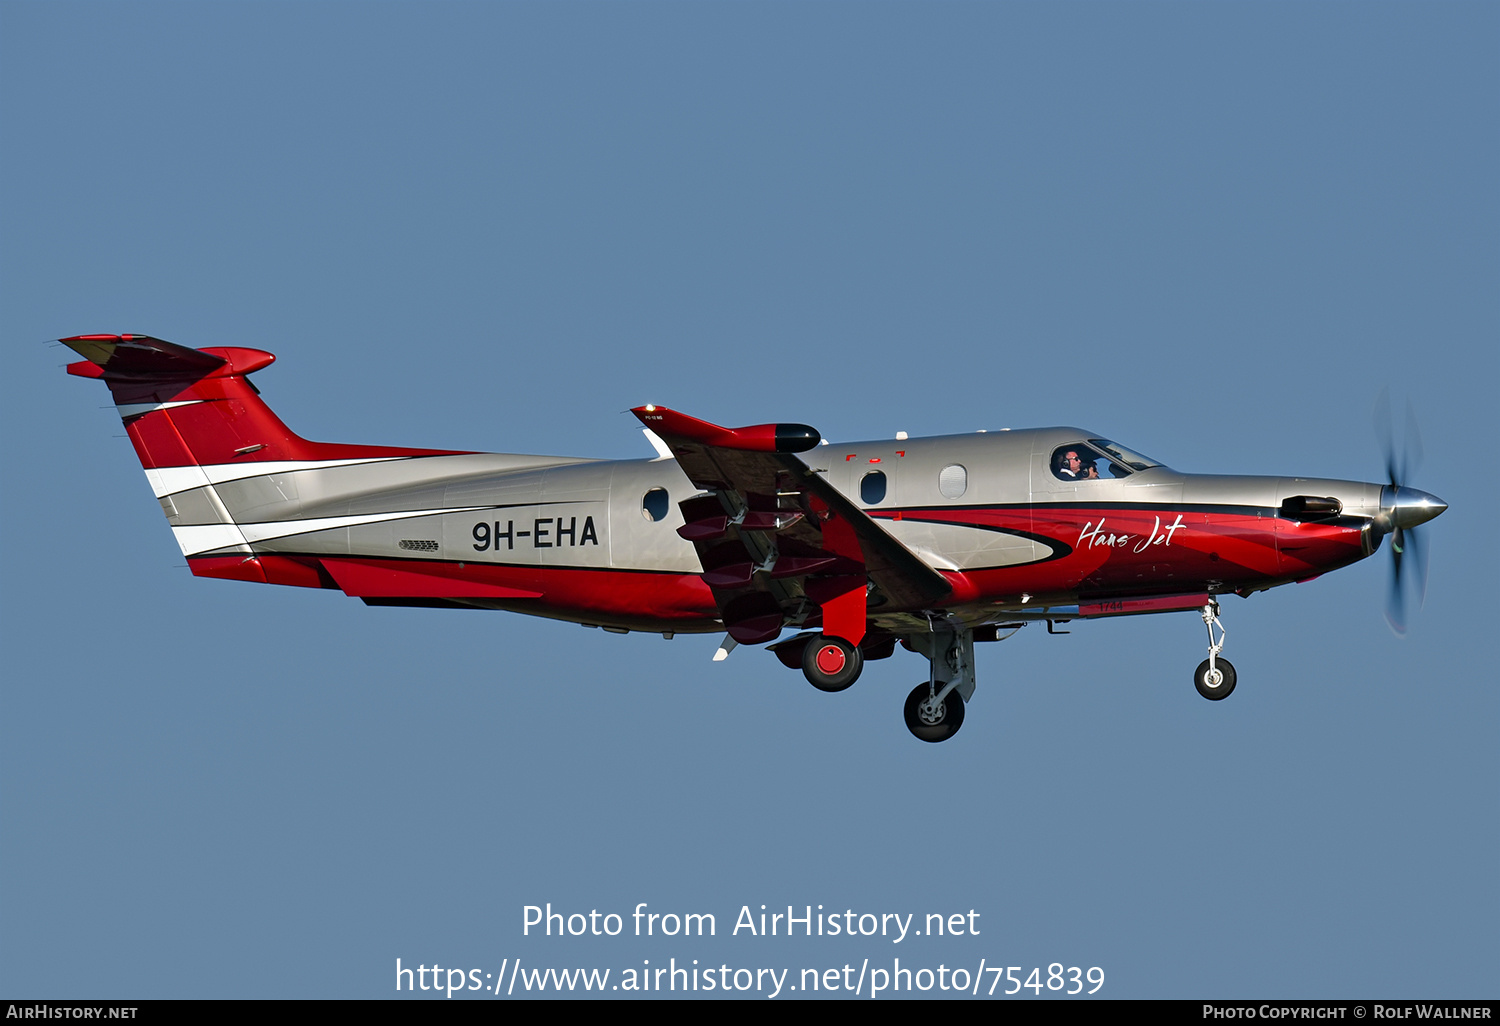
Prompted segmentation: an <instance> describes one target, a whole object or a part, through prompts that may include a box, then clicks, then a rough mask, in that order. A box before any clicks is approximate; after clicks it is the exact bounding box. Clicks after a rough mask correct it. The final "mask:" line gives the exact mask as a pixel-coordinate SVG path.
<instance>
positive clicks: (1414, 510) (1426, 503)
mask: <svg viewBox="0 0 1500 1026" xmlns="http://www.w3.org/2000/svg"><path fill="white" fill-rule="evenodd" d="M1384 492H1385V494H1384V495H1382V496H1381V500H1382V501H1381V505H1382V506H1385V507H1386V508H1387V509H1389V510H1390V517H1391V523H1392V524H1394V525H1395V526H1396V527H1400V528H1403V529H1410V528H1413V527H1416V526H1417V525H1418V524H1425V523H1427V521H1429V520H1431V519H1432V518H1433V517H1435V516H1437V515H1438V514H1439V513H1441V512H1442V511H1443V510H1445V509H1447V508H1448V504H1447V503H1446V502H1444V501H1443V500H1442V499H1439V498H1438V497H1437V496H1436V495H1433V494H1431V493H1429V492H1424V491H1421V490H1419V489H1416V488H1407V487H1405V486H1400V487H1396V488H1389V487H1388V488H1385V489H1384Z"/></svg>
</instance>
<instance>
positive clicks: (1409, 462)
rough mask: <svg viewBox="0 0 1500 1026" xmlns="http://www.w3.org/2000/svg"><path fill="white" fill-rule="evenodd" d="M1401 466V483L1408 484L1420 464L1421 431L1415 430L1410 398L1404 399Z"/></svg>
mask: <svg viewBox="0 0 1500 1026" xmlns="http://www.w3.org/2000/svg"><path fill="white" fill-rule="evenodd" d="M1402 463H1403V464H1404V465H1403V466H1402V468H1401V472H1402V473H1401V483H1402V484H1409V483H1410V482H1411V479H1412V478H1414V477H1416V476H1417V468H1418V467H1420V466H1421V465H1422V432H1420V431H1418V430H1417V414H1416V411H1415V410H1413V409H1412V408H1411V400H1410V399H1408V400H1407V401H1406V452H1405V453H1403V459H1402Z"/></svg>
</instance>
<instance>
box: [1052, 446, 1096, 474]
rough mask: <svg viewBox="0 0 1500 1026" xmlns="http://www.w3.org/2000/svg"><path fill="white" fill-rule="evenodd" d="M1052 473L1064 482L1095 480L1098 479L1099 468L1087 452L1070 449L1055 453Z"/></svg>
mask: <svg viewBox="0 0 1500 1026" xmlns="http://www.w3.org/2000/svg"><path fill="white" fill-rule="evenodd" d="M1052 472H1053V473H1054V474H1056V475H1057V476H1058V477H1060V478H1062V479H1063V480H1064V481H1082V480H1097V479H1098V477H1099V468H1098V467H1097V466H1096V465H1095V463H1094V461H1093V460H1092V459H1091V458H1089V456H1088V453H1087V451H1085V450H1079V449H1076V448H1071V447H1070V448H1066V449H1059V450H1058V451H1057V455H1056V456H1055V457H1054V458H1053V467H1052Z"/></svg>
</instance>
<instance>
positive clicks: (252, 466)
mask: <svg viewBox="0 0 1500 1026" xmlns="http://www.w3.org/2000/svg"><path fill="white" fill-rule="evenodd" d="M401 458H402V457H400V456H376V457H372V458H366V459H359V460H268V461H265V462H262V463H214V464H211V465H206V466H189V467H153V468H149V469H147V471H146V480H148V481H150V482H151V490H152V491H153V492H154V493H156V497H157V498H158V499H160V498H162V497H163V496H165V495H172V494H174V493H176V492H182V491H186V490H187V489H189V488H202V487H203V486H204V485H208V484H219V483H220V482H222V481H238V480H240V479H242V478H246V477H261V476H263V475H266V474H291V473H295V472H297V471H299V470H323V469H325V468H328V467H352V466H357V465H359V464H361V463H386V462H389V461H390V460H396V459H401Z"/></svg>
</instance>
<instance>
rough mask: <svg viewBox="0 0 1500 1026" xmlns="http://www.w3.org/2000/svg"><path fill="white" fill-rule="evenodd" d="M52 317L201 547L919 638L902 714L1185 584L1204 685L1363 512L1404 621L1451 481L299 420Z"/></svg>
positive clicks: (549, 604)
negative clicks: (1425, 529)
mask: <svg viewBox="0 0 1500 1026" xmlns="http://www.w3.org/2000/svg"><path fill="white" fill-rule="evenodd" d="M59 341H61V342H62V343H63V344H64V345H66V346H68V347H69V348H71V349H72V350H74V351H75V352H76V353H77V354H78V355H80V356H81V357H83V359H82V360H81V361H79V362H76V363H72V364H69V365H68V368H67V369H68V372H69V373H70V374H74V375H78V376H81V377H86V378H98V379H100V380H102V381H103V382H104V384H105V385H107V386H108V387H109V390H110V392H111V394H112V396H113V398H114V402H115V405H116V408H117V409H118V411H119V413H120V416H121V418H122V419H123V421H124V423H125V429H126V432H127V434H128V435H129V437H130V440H131V443H132V444H133V445H134V447H135V450H136V453H137V455H138V456H139V457H140V461H141V465H142V466H143V467H144V468H145V471H146V478H147V480H148V481H149V482H150V484H151V487H152V490H153V492H154V493H155V495H156V498H157V500H158V501H159V502H160V503H161V507H162V511H163V512H164V513H165V514H166V517H167V521H168V523H169V524H170V525H171V527H172V532H173V534H174V535H175V537H176V540H177V543H178V545H179V546H180V547H181V549H182V553H183V555H184V556H185V557H186V559H187V562H188V566H189V567H190V568H191V569H192V572H193V573H194V574H196V575H198V576H200V577H218V578H227V579H230V580H238V581H254V582H260V583H266V584H282V585H291V586H297V587H306V588H324V589H328V590H333V591H341V592H343V593H344V594H346V595H350V596H353V597H357V598H360V599H362V600H364V601H365V602H366V603H368V604H370V605H377V606H435V607H443V608H461V609H473V608H479V609H496V610H508V611H511V612H518V613H529V614H532V615H536V616H545V617H551V618H554V619H559V620H566V621H572V622H575V623H579V624H582V625H584V626H586V627H597V628H602V629H604V630H606V631H614V632H618V633H625V632H629V631H649V632H655V633H660V634H663V635H664V636H666V637H669V638H670V637H672V636H673V635H675V634H679V633H684V634H685V633H724V634H725V638H724V641H723V644H722V645H721V647H720V648H719V650H718V652H717V653H716V654H715V659H721V658H723V657H724V656H725V655H727V654H728V652H729V651H731V650H732V649H733V648H734V647H735V646H736V645H768V646H769V648H770V651H772V652H774V653H775V654H776V657H777V658H778V659H779V660H780V661H781V662H782V663H783V664H785V665H786V666H787V667H789V668H793V669H801V671H802V673H803V674H804V676H805V677H806V678H807V680H808V681H809V682H810V683H811V684H812V685H813V686H814V687H816V688H818V689H820V690H823V691H841V690H843V689H845V688H847V687H849V686H850V685H852V684H853V683H854V682H855V680H856V679H857V678H858V677H859V675H860V672H861V669H862V668H863V665H864V663H865V661H867V660H873V659H884V658H887V657H889V656H891V655H892V654H894V652H895V649H896V646H897V645H898V644H899V645H900V646H901V647H902V648H905V649H907V650H908V651H911V652H915V653H917V654H918V655H919V656H921V657H922V658H924V659H926V661H927V664H928V672H927V673H926V675H925V676H926V679H925V680H923V681H922V682H920V683H918V684H917V685H916V687H914V688H913V689H912V691H911V693H910V695H908V696H907V699H906V703H905V710H904V713H905V719H906V725H907V727H908V728H909V729H910V730H911V732H912V734H913V735H915V736H916V737H917V738H919V739H921V740H923V741H933V742H936V741H943V740H945V739H947V738H949V737H951V736H953V734H954V733H956V732H957V731H958V729H959V727H960V726H961V725H962V723H963V719H964V711H965V706H966V703H967V702H968V701H969V700H970V699H971V698H972V696H973V693H974V688H975V669H974V667H975V662H974V645H975V644H976V643H982V642H993V641H1000V640H1003V639H1005V638H1007V637H1010V636H1011V635H1013V634H1014V633H1015V632H1016V631H1017V630H1019V629H1021V628H1022V627H1025V626H1028V625H1032V624H1038V623H1042V624H1045V625H1046V627H1047V630H1048V632H1049V633H1053V632H1055V633H1067V632H1065V631H1062V632H1059V631H1057V625H1059V624H1065V623H1068V622H1070V621H1073V620H1078V619H1091V618H1096V617H1108V616H1133V615H1140V614H1150V613H1165V612H1174V611H1191V612H1196V613H1197V614H1198V615H1200V616H1201V617H1202V619H1203V622H1204V624H1205V626H1206V628H1207V631H1208V658H1206V659H1205V660H1203V662H1202V663H1201V664H1200V665H1199V666H1198V668H1197V670H1196V671H1195V673H1194V675H1193V677H1194V684H1195V686H1196V688H1197V690H1198V692H1199V694H1201V695H1202V696H1203V697H1205V698H1208V699H1211V700H1215V701H1217V700H1220V699H1223V698H1225V697H1227V696H1228V695H1229V694H1230V693H1231V692H1232V691H1233V690H1234V688H1235V684H1236V676H1235V670H1234V667H1233V665H1231V664H1230V662H1229V660H1227V659H1225V658H1223V656H1222V655H1221V653H1222V651H1223V648H1224V627H1223V624H1222V622H1221V621H1220V605H1219V601H1220V598H1221V597H1222V596H1225V595H1229V594H1237V595H1242V596H1246V595H1250V594H1252V593H1254V592H1258V591H1264V590H1266V589H1268V588H1273V587H1276V586H1278V585H1282V584H1288V583H1292V582H1300V581H1308V580H1311V579H1312V578H1314V577H1317V576H1319V575H1321V574H1323V573H1326V572H1328V571H1330V570H1335V569H1338V568H1340V567H1343V566H1347V565H1349V564H1351V563H1354V562H1357V561H1359V560H1361V559H1364V558H1365V557H1367V556H1370V555H1372V554H1374V553H1375V551H1376V550H1377V549H1378V548H1379V547H1380V544H1381V541H1382V540H1383V539H1384V538H1385V537H1386V536H1387V535H1391V536H1393V537H1392V543H1393V544H1392V552H1393V558H1394V563H1393V571H1394V577H1393V591H1392V600H1391V614H1390V615H1391V618H1392V623H1393V626H1400V625H1402V624H1404V610H1405V605H1404V598H1403V595H1404V590H1405V588H1404V586H1403V585H1402V581H1401V573H1402V570H1401V567H1402V560H1403V558H1410V559H1412V560H1414V561H1416V564H1417V568H1416V574H1415V575H1413V576H1409V577H1408V578H1407V580H1408V581H1411V580H1413V578H1414V577H1415V578H1416V579H1418V580H1420V579H1422V578H1424V577H1425V571H1424V570H1423V569H1422V566H1423V564H1422V560H1423V552H1424V551H1425V550H1424V549H1423V548H1421V546H1420V545H1419V544H1418V543H1417V536H1416V528H1417V527H1418V526H1419V525H1421V524H1423V523H1425V522H1426V521H1428V520H1431V519H1432V518H1434V517H1436V516H1438V515H1439V514H1440V513H1442V512H1443V510H1445V509H1446V508H1447V507H1446V505H1445V504H1444V503H1443V502H1442V501H1441V500H1440V499H1438V498H1437V497H1435V496H1433V495H1430V494H1428V493H1426V492H1423V491H1419V490H1417V489H1415V488H1412V487H1411V486H1410V485H1409V484H1407V483H1406V481H1405V475H1406V473H1407V472H1408V471H1409V470H1410V468H1411V466H1412V465H1413V464H1414V463H1415V459H1413V458H1407V459H1403V460H1401V461H1397V460H1396V459H1395V458H1394V457H1393V456H1388V459H1387V465H1388V477H1389V481H1388V482H1387V483H1385V484H1379V483H1365V482H1359V481H1344V480H1330V479H1313V478H1300V477H1246V476H1225V475H1203V474H1182V473H1178V472H1176V471H1173V470H1172V469H1170V468H1169V467H1167V466H1165V465H1163V464H1162V463H1160V462H1158V461H1156V460H1153V459H1151V458H1149V457H1147V456H1144V455H1142V454H1141V453H1139V452H1136V451H1134V450H1132V449H1130V448H1128V447H1126V446H1124V445H1120V444H1117V443H1115V442H1113V441H1111V440H1109V439H1107V438H1105V437H1103V436H1101V435H1099V434H1098V433H1097V432H1093V431H1086V430H1083V429H1080V428H1073V427H1053V428H1038V429H1033V430H1002V431H993V432H980V433H975V434H967V435H949V436H944V437H935V438H916V439H909V438H906V437H905V436H904V434H903V435H898V436H897V437H896V438H895V439H881V440H875V441H864V442H854V443H849V444H844V443H839V444H830V443H828V442H826V441H824V440H823V438H822V437H821V435H820V434H819V433H818V432H817V431H816V430H814V429H813V428H811V427H808V426H806V425H802V424H760V425H755V426H751V427H740V428H726V427H720V426H718V425H716V424H711V423H708V422H706V421H702V420H697V419H694V418H692V417H689V416H687V415H685V414H682V413H679V412H677V411H675V410H670V409H667V408H665V407H660V406H654V405H648V406H642V407H639V408H637V409H635V410H633V411H631V412H633V413H634V414H635V415H636V416H637V417H638V418H639V419H640V421H641V422H642V424H643V425H644V426H645V430H646V434H647V437H648V439H649V440H650V441H651V442H652V444H653V446H654V447H655V448H656V450H657V455H656V457H655V458H652V459H638V460H594V459H583V458H564V457H552V456H529V455H519V454H510V453H485V452H459V451H449V450H437V449H409V448H397V447H389V446H371V445H340V444H330V443H324V442H311V441H308V440H306V439H303V438H301V437H299V436H298V435H296V434H295V433H293V432H292V431H291V430H290V429H289V428H288V427H287V426H286V425H285V424H283V423H282V422H281V420H280V419H279V418H278V417H277V416H276V415H275V414H274V413H273V412H271V409H270V407H269V406H267V405H266V404H265V402H264V401H262V400H261V398H260V392H259V389H257V388H256V386H255V385H254V384H252V383H251V381H250V377H249V376H250V375H251V374H253V373H254V372H256V371H259V370H261V369H263V368H264V367H266V366H268V365H269V364H270V363H271V362H272V361H273V360H274V359H275V357H274V356H272V355H271V354H270V353H267V352H264V351H261V350H258V349H246V348H239V347H223V348H205V349H190V348H187V347H185V346H179V345H174V344H173V343H170V342H164V341H162V340H161V339H157V338H152V337H150V336H145V335H79V336H75V337H72V338H65V339H60V340H59ZM1387 420H1388V418H1387ZM1386 434H1387V451H1388V453H1389V452H1390V449H1391V447H1390V445H1389V438H1388V435H1389V432H1388V430H1387V432H1386ZM1413 437H1414V427H1413V428H1409V430H1408V439H1409V442H1408V444H1410V439H1411V438H1413ZM1403 554H1405V555H1403ZM788 630H791V631H793V632H794V633H793V634H792V635H791V636H790V637H786V638H783V637H782V635H783V633H784V632H786V631H788Z"/></svg>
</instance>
